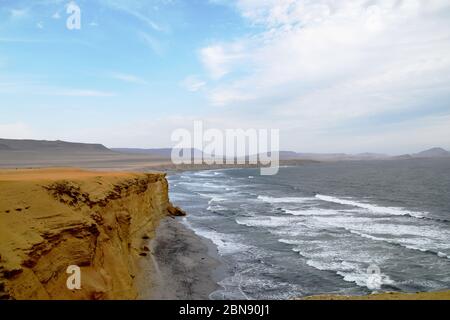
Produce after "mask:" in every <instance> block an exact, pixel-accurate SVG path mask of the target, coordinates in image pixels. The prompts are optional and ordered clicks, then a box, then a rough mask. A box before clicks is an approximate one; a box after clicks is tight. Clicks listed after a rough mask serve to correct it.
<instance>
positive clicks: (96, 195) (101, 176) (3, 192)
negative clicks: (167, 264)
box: [0, 169, 179, 299]
mask: <svg viewBox="0 0 450 320" xmlns="http://www.w3.org/2000/svg"><path fill="white" fill-rule="evenodd" d="M169 211H170V213H171V214H175V213H179V211H178V210H177V209H175V208H173V206H172V205H171V204H170V202H169V196H168V183H167V181H166V179H165V175H164V174H138V173H117V172H110V173H104V172H88V171H82V170H77V169H37V170H8V171H0V297H2V298H4V299H5V298H6V299H135V298H136V297H137V292H136V288H135V283H134V277H135V275H136V272H137V270H136V263H135V262H136V261H135V260H136V259H137V258H138V256H139V254H140V253H141V250H142V247H143V241H144V239H148V238H149V237H151V236H152V233H153V231H154V230H155V228H156V227H157V225H158V223H159V221H160V219H161V218H162V217H164V216H166V215H167V214H169ZM71 265H77V266H79V267H80V268H81V287H82V288H81V290H73V291H71V290H69V289H68V288H67V286H66V281H67V278H68V277H69V276H70V275H68V274H67V273H66V270H67V268H68V267H69V266H71Z"/></svg>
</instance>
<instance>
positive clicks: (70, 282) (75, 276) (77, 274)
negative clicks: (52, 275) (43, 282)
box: [66, 265, 81, 291]
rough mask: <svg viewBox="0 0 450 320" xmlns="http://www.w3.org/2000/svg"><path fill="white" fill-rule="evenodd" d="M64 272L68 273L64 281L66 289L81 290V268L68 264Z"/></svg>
mask: <svg viewBox="0 0 450 320" xmlns="http://www.w3.org/2000/svg"><path fill="white" fill-rule="evenodd" d="M66 273H67V274H69V275H70V276H69V277H68V278H67V281H66V286H67V289H69V290H71V291H72V290H81V268H80V267H79V266H76V265H72V266H68V267H67V270H66Z"/></svg>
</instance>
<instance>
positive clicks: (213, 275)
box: [136, 218, 223, 300]
mask: <svg viewBox="0 0 450 320" xmlns="http://www.w3.org/2000/svg"><path fill="white" fill-rule="evenodd" d="M177 219H179V218H177ZM177 219H175V218H166V219H164V220H163V221H162V222H161V224H160V225H159V227H158V228H157V230H156V234H155V237H154V238H153V239H151V240H149V243H148V246H147V248H148V250H149V254H148V255H147V256H145V257H143V258H141V259H140V261H139V268H140V271H139V274H138V276H137V278H136V283H137V288H138V291H139V293H140V294H139V299H142V300H180V299H183V300H208V299H209V295H210V294H211V293H212V292H213V291H215V290H217V289H218V288H219V286H218V284H217V283H218V281H220V280H221V278H222V277H223V270H222V265H221V262H220V257H219V255H218V252H217V248H216V247H215V246H214V244H213V243H212V242H211V241H209V240H207V239H205V238H202V237H199V236H197V235H196V234H195V233H194V232H193V231H192V230H190V229H188V228H187V227H186V226H184V225H183V224H182V223H181V221H180V220H177Z"/></svg>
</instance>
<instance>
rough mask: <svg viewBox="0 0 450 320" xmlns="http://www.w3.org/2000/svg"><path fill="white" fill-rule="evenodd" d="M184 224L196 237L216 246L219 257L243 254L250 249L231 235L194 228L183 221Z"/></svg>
mask: <svg viewBox="0 0 450 320" xmlns="http://www.w3.org/2000/svg"><path fill="white" fill-rule="evenodd" d="M185 223H186V224H187V225H188V226H189V228H190V229H192V230H194V232H195V233H196V234H197V235H199V236H201V237H204V238H206V239H209V240H211V241H212V242H213V243H214V244H215V245H216V246H217V249H218V250H219V253H220V254H221V255H229V254H234V253H238V252H244V251H246V250H248V249H249V248H250V247H249V246H247V245H244V244H242V243H241V241H239V239H237V238H236V237H234V236H232V235H229V234H224V233H220V232H217V231H215V230H211V229H208V230H207V229H202V228H194V227H193V226H192V224H190V223H189V222H187V221H185Z"/></svg>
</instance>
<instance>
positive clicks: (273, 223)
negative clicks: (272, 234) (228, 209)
mask: <svg viewBox="0 0 450 320" xmlns="http://www.w3.org/2000/svg"><path fill="white" fill-rule="evenodd" d="M235 220H236V222H237V224H240V225H243V226H247V227H265V228H277V227H283V226H285V227H286V226H290V225H292V223H295V220H293V219H292V218H287V217H255V218H236V219H235Z"/></svg>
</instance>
